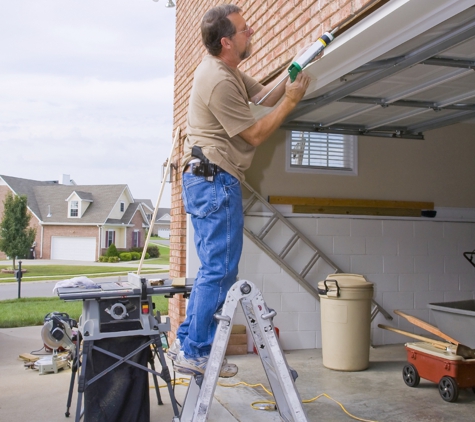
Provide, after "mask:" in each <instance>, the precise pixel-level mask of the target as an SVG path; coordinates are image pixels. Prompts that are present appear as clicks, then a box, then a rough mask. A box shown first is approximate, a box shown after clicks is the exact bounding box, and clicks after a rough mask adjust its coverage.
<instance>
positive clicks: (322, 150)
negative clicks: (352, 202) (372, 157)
mask: <svg viewBox="0 0 475 422" xmlns="http://www.w3.org/2000/svg"><path fill="white" fill-rule="evenodd" d="M287 152H288V154H287V157H288V159H287V170H289V171H314V172H316V173H318V172H325V173H327V172H331V173H336V174H356V172H357V138H356V136H352V135H340V134H335V133H319V132H301V131H296V130H293V131H289V132H288V140H287Z"/></svg>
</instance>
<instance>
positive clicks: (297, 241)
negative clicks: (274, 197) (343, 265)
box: [242, 182, 393, 321]
mask: <svg viewBox="0 0 475 422" xmlns="http://www.w3.org/2000/svg"><path fill="white" fill-rule="evenodd" d="M242 187H243V197H244V198H245V199H247V198H248V199H247V202H246V203H245V205H244V206H243V213H244V233H246V235H247V236H248V237H249V238H250V239H251V240H252V241H253V242H254V243H255V244H256V245H257V246H258V247H259V248H261V249H262V250H263V251H265V252H266V253H267V255H269V256H270V257H271V258H272V259H273V260H274V261H275V262H276V263H277V264H278V265H279V266H281V267H282V268H283V269H284V270H285V271H286V272H287V273H288V274H289V275H290V276H292V277H293V278H294V279H295V280H296V281H297V282H298V283H299V284H300V285H301V286H303V287H304V288H305V289H306V290H307V292H308V293H310V294H311V295H312V296H314V297H315V298H316V299H317V300H320V296H319V295H318V290H317V286H314V285H312V282H311V281H310V277H309V274H310V271H311V270H314V273H313V275H314V276H313V277H312V278H313V280H315V273H316V274H317V276H320V278H318V280H324V279H325V278H326V276H327V275H328V274H336V273H342V272H343V271H342V270H341V269H340V268H338V266H337V265H336V264H335V263H334V262H332V261H331V260H330V258H328V257H327V256H326V255H325V254H324V253H323V252H322V251H321V250H319V249H318V248H317V247H316V246H315V245H314V244H313V243H312V241H311V240H310V239H308V238H307V237H306V236H305V235H304V234H303V233H302V232H300V231H299V230H298V229H297V228H296V227H295V226H294V225H293V224H291V223H290V222H289V221H288V219H287V218H285V217H284V216H283V215H282V214H281V213H280V212H279V211H278V210H277V209H276V208H275V207H274V206H272V205H271V204H270V203H269V202H267V201H266V200H265V199H264V198H263V197H262V196H261V195H259V194H258V193H257V192H256V191H255V190H254V189H253V188H252V187H251V186H250V185H249V184H248V183H246V182H243V183H242ZM282 239H285V240H282ZM299 255H300V256H299ZM296 263H297V264H296ZM297 266H299V268H296V267H297ZM314 282H315V281H314ZM379 312H381V314H382V315H383V316H384V317H385V318H386V319H389V320H392V319H393V318H392V316H391V315H390V314H389V313H388V312H387V311H386V310H385V309H384V308H383V307H382V306H381V305H379V304H378V303H377V302H376V301H375V300H374V299H373V300H372V309H371V321H373V320H374V318H375V317H376V315H377V314H378V313H379Z"/></svg>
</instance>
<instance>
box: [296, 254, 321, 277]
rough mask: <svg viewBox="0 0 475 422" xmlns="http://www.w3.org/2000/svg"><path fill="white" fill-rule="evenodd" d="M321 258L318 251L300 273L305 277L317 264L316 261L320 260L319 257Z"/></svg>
mask: <svg viewBox="0 0 475 422" xmlns="http://www.w3.org/2000/svg"><path fill="white" fill-rule="evenodd" d="M319 258H320V255H319V254H318V252H316V253H315V254H314V255H313V256H312V258H311V259H310V261H309V262H308V264H307V265H306V266H305V267H304V268H303V270H302V272H301V273H300V275H301V276H302V277H303V278H305V277H306V276H307V274H308V272H309V271H310V270H311V269H312V267H313V266H314V265H315V263H316V262H317V261H318V259H319Z"/></svg>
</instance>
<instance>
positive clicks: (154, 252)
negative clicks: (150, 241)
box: [147, 245, 160, 258]
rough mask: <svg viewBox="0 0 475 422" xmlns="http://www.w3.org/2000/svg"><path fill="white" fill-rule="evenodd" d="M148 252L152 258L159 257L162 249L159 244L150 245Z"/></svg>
mask: <svg viewBox="0 0 475 422" xmlns="http://www.w3.org/2000/svg"><path fill="white" fill-rule="evenodd" d="M147 253H148V254H149V255H150V258H158V257H159V256H160V251H159V249H158V246H157V245H148V246H147Z"/></svg>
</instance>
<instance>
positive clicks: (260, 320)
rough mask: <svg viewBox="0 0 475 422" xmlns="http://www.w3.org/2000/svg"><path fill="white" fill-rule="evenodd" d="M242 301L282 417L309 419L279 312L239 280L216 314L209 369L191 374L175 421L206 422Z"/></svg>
mask: <svg viewBox="0 0 475 422" xmlns="http://www.w3.org/2000/svg"><path fill="white" fill-rule="evenodd" d="M239 302H240V303H241V306H242V309H243V311H244V315H245V317H246V322H247V325H248V326H249V330H250V332H251V334H252V337H253V340H254V344H255V346H256V349H257V350H258V353H259V357H260V358H261V361H262V365H263V367H264V370H265V372H266V374H267V379H268V380H269V384H270V386H271V389H272V392H273V394H274V398H275V402H276V406H277V410H278V411H279V414H280V416H281V418H282V420H284V421H286V422H307V416H306V413H305V410H304V408H303V406H302V401H301V399H300V395H299V393H298V391H297V388H296V386H295V379H296V378H297V373H296V372H295V371H294V370H293V369H291V368H290V367H289V366H288V364H287V361H286V359H285V356H284V353H283V352H282V349H281V347H280V344H279V342H278V339H277V336H276V334H275V329H274V323H273V318H274V316H275V315H276V312H275V311H274V310H273V309H269V308H268V307H267V305H266V303H265V302H264V299H263V297H262V293H261V292H260V290H259V289H258V288H257V287H256V286H255V285H254V284H253V283H252V282H250V281H247V280H240V281H237V282H236V283H234V284H233V286H232V287H231V289H230V290H229V292H228V294H227V296H226V301H225V303H224V306H223V308H222V311H221V313H220V314H217V315H215V318H216V319H217V320H218V321H219V322H218V327H217V330H216V335H215V338H214V341H213V346H212V348H211V354H210V358H209V361H208V365H207V367H206V372H205V374H204V376H203V375H199V376H194V377H191V380H190V385H189V387H188V391H187V394H186V397H185V401H184V403H183V408H182V412H181V414H180V416H179V417H175V418H174V419H173V422H205V421H206V420H207V418H208V413H209V411H210V407H211V403H212V401H213V396H214V391H215V389H216V384H217V382H218V377H219V373H220V370H221V365H222V363H223V359H224V355H225V353H226V348H227V345H228V341H229V337H230V335H231V329H232V320H233V317H234V313H235V311H236V308H237V305H238V303H239Z"/></svg>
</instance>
